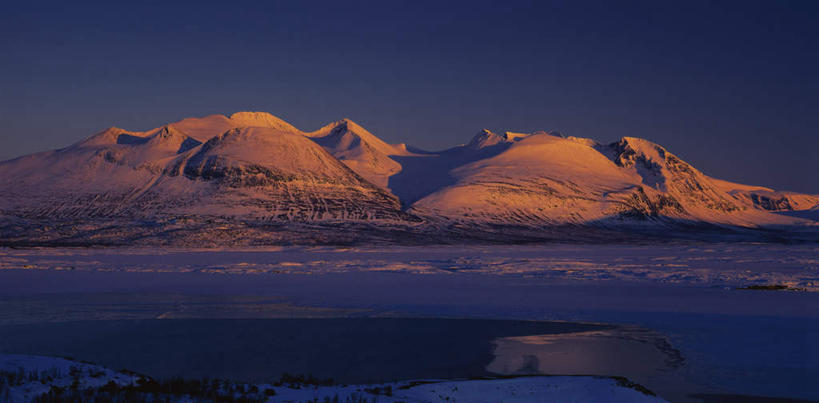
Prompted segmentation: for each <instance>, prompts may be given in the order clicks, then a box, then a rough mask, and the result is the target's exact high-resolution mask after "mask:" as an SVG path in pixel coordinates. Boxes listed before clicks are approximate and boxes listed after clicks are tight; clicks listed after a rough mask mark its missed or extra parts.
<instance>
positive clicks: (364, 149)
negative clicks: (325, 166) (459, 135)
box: [305, 119, 412, 188]
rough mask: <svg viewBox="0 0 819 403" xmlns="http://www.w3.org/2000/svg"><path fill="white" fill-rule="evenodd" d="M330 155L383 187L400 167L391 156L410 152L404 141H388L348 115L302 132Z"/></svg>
mask: <svg viewBox="0 0 819 403" xmlns="http://www.w3.org/2000/svg"><path fill="white" fill-rule="evenodd" d="M305 135H307V136H309V137H310V138H312V139H313V140H315V141H316V143H318V144H320V145H321V146H322V147H324V148H325V149H326V150H327V151H329V152H330V153H331V154H333V156H335V157H336V158H338V159H339V160H341V161H342V162H344V163H345V164H347V166H349V167H350V168H352V169H353V170H354V171H356V172H357V173H358V174H359V175H361V176H363V177H364V178H366V179H367V180H369V181H370V182H372V183H374V184H376V185H378V186H381V187H382V188H386V187H387V184H388V179H389V177H390V176H392V175H394V174H396V173H398V172H400V171H401V164H399V163H398V162H396V161H395V160H394V159H392V158H390V157H391V156H396V155H411V154H412V153H410V152H409V151H407V148H406V145H404V144H399V145H392V144H387V143H385V142H384V141H382V140H381V139H379V138H378V137H376V136H375V135H373V134H372V133H370V132H368V131H367V130H365V129H364V128H363V127H361V126H359V125H358V124H356V123H355V122H353V121H351V120H349V119H342V120H340V121H338V122H334V123H331V124H329V125H327V126H324V127H322V128H321V129H318V130H316V131H314V132H310V133H305Z"/></svg>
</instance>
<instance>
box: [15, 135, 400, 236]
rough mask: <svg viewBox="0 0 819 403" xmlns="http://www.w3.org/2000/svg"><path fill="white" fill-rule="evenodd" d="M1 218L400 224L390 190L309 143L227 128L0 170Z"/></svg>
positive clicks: (127, 138) (86, 145)
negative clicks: (207, 135)
mask: <svg viewBox="0 0 819 403" xmlns="http://www.w3.org/2000/svg"><path fill="white" fill-rule="evenodd" d="M0 215H3V216H7V217H8V216H12V217H18V218H22V219H29V220H52V221H59V220H77V219H79V220H88V219H95V220H96V219H104V220H133V219H150V220H165V219H173V218H178V217H190V216H194V217H200V218H201V217H204V216H210V217H222V218H225V217H234V218H241V219H249V220H266V221H270V220H273V221H311V222H312V221H327V220H331V221H332V220H345V221H349V220H353V221H357V220H365V221H367V220H397V221H401V220H403V219H405V218H406V215H405V214H404V213H402V212H401V210H400V207H399V204H398V201H397V200H396V199H395V197H394V196H392V195H390V194H389V193H388V192H386V191H384V190H383V189H380V188H378V187H376V186H374V185H372V184H371V183H369V182H367V181H366V180H364V179H362V178H361V177H360V176H359V175H357V174H356V173H355V172H353V171H352V170H350V169H349V168H348V167H347V166H345V165H344V164H342V163H341V162H339V161H338V160H337V159H335V158H334V157H333V156H332V155H330V154H329V153H327V152H326V151H325V150H324V149H323V148H321V147H320V146H318V145H317V144H315V143H314V142H312V141H311V140H309V139H308V138H306V137H304V136H302V135H299V134H293V133H289V132H285V131H280V130H277V129H271V128H261V127H250V128H240V129H231V130H228V131H227V132H225V133H224V134H222V135H220V136H217V137H214V138H212V139H210V140H209V141H207V142H206V143H204V144H198V142H197V141H196V140H192V139H191V138H190V137H188V136H187V135H185V134H184V133H182V132H180V131H179V130H177V129H175V128H174V126H168V127H163V128H161V129H158V130H156V131H152V132H146V133H137V132H127V131H124V130H121V129H108V130H106V131H103V132H101V133H98V134H96V135H94V136H92V137H90V138H89V139H86V140H84V141H82V142H79V143H77V144H75V145H73V146H71V147H68V148H66V149H62V150H57V151H52V152H46V153H40V154H34V155H31V156H27V157H22V158H18V159H15V160H11V161H6V162H3V163H0Z"/></svg>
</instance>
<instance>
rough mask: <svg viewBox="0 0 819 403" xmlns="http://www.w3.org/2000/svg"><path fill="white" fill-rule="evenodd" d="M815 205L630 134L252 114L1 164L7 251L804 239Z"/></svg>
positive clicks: (0, 223) (810, 233)
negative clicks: (448, 137)
mask: <svg viewBox="0 0 819 403" xmlns="http://www.w3.org/2000/svg"><path fill="white" fill-rule="evenodd" d="M817 208H819V196H816V195H805V194H796V193H791V192H779V191H774V190H772V189H767V188H762V187H755V186H748V185H741V184H735V183H730V182H726V181H721V180H717V179H714V178H711V177H709V176H707V175H705V174H703V173H702V172H700V171H698V170H697V169H696V168H694V167H693V166H691V165H690V164H688V163H686V162H685V161H683V160H682V159H680V158H679V157H677V156H676V155H674V154H672V153H671V152H669V151H668V150H666V149H665V148H663V147H662V146H660V145H657V144H654V143H652V142H650V141H647V140H644V139H640V138H634V137H624V138H623V139H621V140H620V141H618V142H615V143H612V144H600V143H597V142H596V141H594V140H591V139H586V138H577V137H571V136H570V137H565V136H563V135H561V134H560V133H546V132H536V133H529V134H523V133H511V132H507V133H505V134H503V135H498V134H495V133H492V132H490V131H487V130H484V131H482V132H480V133H478V135H476V136H475V137H474V138H473V139H472V140H471V141H470V142H469V143H467V144H464V145H461V146H457V147H453V148H450V149H447V150H443V151H440V152H427V151H421V150H417V149H415V148H412V147H408V146H407V145H405V144H388V143H386V142H384V141H382V140H381V139H379V138H378V137H376V136H375V135H374V134H372V133H370V132H369V131H367V130H366V129H364V128H363V127H361V126H360V125H358V124H356V123H355V122H352V121H351V120H349V119H344V120H341V121H338V122H335V123H331V124H329V125H327V126H325V127H322V128H320V129H318V130H316V131H313V132H304V131H301V130H299V129H297V128H295V127H294V126H292V125H290V124H288V123H287V122H285V121H283V120H281V119H279V118H277V117H275V116H273V115H270V114H268V113H262V112H240V113H236V114H233V115H231V116H230V117H227V116H222V115H211V116H207V117H204V118H188V119H184V120H182V121H179V122H175V123H170V124H168V125H165V126H162V127H159V128H156V129H152V130H147V131H143V132H135V131H128V130H124V129H119V128H115V127H112V128H109V129H106V130H103V131H102V132H100V133H97V134H95V135H93V136H90V137H88V138H86V139H84V140H82V141H79V142H77V143H75V144H73V145H71V146H69V147H66V148H63V149H59V150H54V151H48V152H43V153H38V154H33V155H28V156H24V157H20V158H17V159H14V160H9V161H5V162H2V163H0V242H2V243H3V244H6V245H60V244H62V245H91V244H103V245H105V244H118V245H122V244H152V245H157V244H163V245H168V244H170V245H179V246H182V245H187V246H206V245H210V246H215V245H222V246H227V245H270V244H292V243H297V244H349V243H356V242H357V243H364V242H383V243H447V242H469V241H481V242H499V243H509V242H532V241H543V240H571V241H600V240H609V241H610V240H613V239H614V240H617V239H626V240H628V239H634V238H646V237H649V238H669V237H688V238H692V237H693V238H700V239H701V238H716V239H738V238H739V239H756V240H775V241H776V240H790V241H792V240H816V239H819V225H818V224H817V221H816V220H815V219H813V217H814V216H815V214H813V213H812V212H813V211H815V210H816V209H817Z"/></svg>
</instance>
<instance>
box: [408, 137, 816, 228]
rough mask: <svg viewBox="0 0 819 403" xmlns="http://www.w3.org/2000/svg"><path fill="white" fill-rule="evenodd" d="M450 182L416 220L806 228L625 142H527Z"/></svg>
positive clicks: (654, 150)
mask: <svg viewBox="0 0 819 403" xmlns="http://www.w3.org/2000/svg"><path fill="white" fill-rule="evenodd" d="M450 174H451V175H452V176H453V177H454V178H455V179H456V182H455V183H454V184H453V185H451V186H448V187H445V188H443V189H441V190H439V191H437V192H435V193H433V194H431V195H429V196H426V197H424V198H423V199H421V200H419V201H417V202H415V203H414V204H413V205H412V208H411V209H410V211H411V212H413V213H414V214H418V215H422V216H428V217H434V218H439V219H440V218H443V219H448V220H457V221H460V222H474V223H492V224H505V225H509V224H514V225H528V226H543V225H546V226H554V225H567V224H570V225H597V224H602V225H611V224H613V223H617V222H619V223H621V224H626V222H631V223H632V224H636V223H648V222H656V221H657V220H662V219H666V220H676V221H679V222H705V223H711V224H720V225H737V226H751V227H753V226H758V225H795V224H805V223H804V222H802V221H799V220H795V219H792V218H789V217H782V216H778V215H772V214H768V213H767V212H764V211H760V210H759V209H756V208H754V206H750V205H747V204H743V203H741V202H740V201H739V200H737V198H736V197H734V196H732V195H731V194H729V193H727V192H725V190H724V188H723V187H722V186H721V185H720V184H718V183H716V182H714V181H713V180H712V179H711V178H709V177H707V176H705V175H704V174H702V173H701V172H699V171H698V170H696V169H695V168H693V167H692V166H691V165H689V164H688V163H686V162H684V161H683V160H681V159H680V158H679V157H677V156H675V155H674V154H671V153H669V152H668V151H666V150H665V149H664V148H663V147H661V146H659V145H657V144H654V143H651V142H649V141H646V140H642V139H638V138H632V137H626V138H623V139H621V140H620V141H619V142H616V143H613V144H609V145H599V144H597V143H596V142H594V141H592V140H589V139H581V138H574V137H569V138H563V137H558V136H554V135H549V134H546V133H541V134H532V135H529V136H527V137H525V138H523V139H520V140H518V141H517V142H515V143H514V144H511V145H510V146H509V147H508V149H506V150H505V151H502V152H500V153H499V154H497V155H496V156H493V157H489V158H486V159H482V160H478V161H476V162H473V163H470V164H466V165H464V166H461V167H458V168H456V169H454V170H452V171H450Z"/></svg>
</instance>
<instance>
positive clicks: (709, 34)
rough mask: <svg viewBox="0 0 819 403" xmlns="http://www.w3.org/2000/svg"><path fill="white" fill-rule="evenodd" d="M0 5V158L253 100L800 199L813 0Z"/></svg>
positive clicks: (810, 136)
mask: <svg viewBox="0 0 819 403" xmlns="http://www.w3.org/2000/svg"><path fill="white" fill-rule="evenodd" d="M20 3H22V2H20ZM0 7H1V9H0V136H1V137H0V159H7V158H11V157H14V156H17V155H21V154H25V153H30V152H34V151H40V150H46V149H52V148H57V147H62V146H65V145H67V144H70V143H72V142H74V141H76V140H78V139H80V138H82V137H85V136H87V135H89V134H91V133H94V132H96V131H98V130H100V129H102V128H104V127H107V126H112V125H116V126H119V127H124V128H127V129H135V130H137V129H138V130H143V129H148V128H151V127H155V126H158V125H160V124H162V123H166V122H170V121H175V120H179V119H181V118H184V117H189V116H204V115H207V114H211V113H225V114H229V113H232V112H234V111H239V110H262V111H268V112H271V113H273V114H274V115H277V116H279V117H281V118H283V119H285V120H287V121H289V122H291V123H293V124H294V125H296V126H297V127H299V128H302V129H305V130H312V129H315V128H318V127H319V126H321V125H323V124H325V123H327V122H330V121H333V120H337V119H339V118H342V117H349V118H351V119H353V120H355V121H357V122H359V123H360V124H362V125H363V126H364V127H366V128H368V129H369V130H370V131H372V132H373V133H375V134H376V135H378V136H380V137H381V138H383V139H385V140H387V141H389V142H407V143H409V144H412V145H415V146H418V147H421V148H427V149H441V148H446V147H449V146H452V145H455V144H458V143H463V142H466V141H468V140H469V138H470V137H471V136H472V135H473V134H474V133H475V132H477V131H478V130H479V129H481V128H484V127H486V128H489V129H492V130H497V131H504V130H514V131H533V130H540V129H546V130H551V129H557V130H560V131H562V132H564V133H566V134H569V135H575V136H582V137H592V138H595V139H598V140H601V141H605V142H609V141H614V140H616V139H618V138H619V137H622V136H637V137H644V138H648V139H650V140H653V141H655V142H658V143H660V144H662V145H664V146H666V147H667V148H668V149H669V150H671V151H672V152H674V153H676V154H678V155H680V156H681V157H682V158H684V159H686V160H688V161H689V162H691V163H692V164H694V165H695V166H696V167H698V168H700V169H701V170H703V171H704V172H705V173H706V174H709V175H712V176H716V177H720V178H724V179H729V180H735V181H740V182H745V183H751V184H760V185H767V186H773V187H776V188H783V189H791V190H797V191H806V192H816V193H819V174H817V171H819V169H817V168H819V2H817V1H803V2H799V1H784V0H783V1H767V2H754V1H738V2H706V1H701V2H696V1H695V2H691V1H674V2H670V1H646V2H629V1H623V2H619V1H618V2H612V1H601V2H580V1H565V2H563V1H561V2H546V1H531V2H529V1H497V2H484V1H468V2H455V1H417V0H416V1H407V2H398V1H372V2H355V1H353V2H350V1H327V2H311V1H287V2H273V1H269V2H267V1H266V2H258V3H251V2H248V3H244V2H227V1H225V2H219V3H212V4H205V3H204V2H190V3H174V4H168V2H164V1H159V2H129V3H124V2H104V3H103V2H101V3H98V4H91V3H82V4H80V3H73V2H61V3H56V4H49V3H38V4H32V5H21V4H14V5H9V4H6V5H3V6H0Z"/></svg>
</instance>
